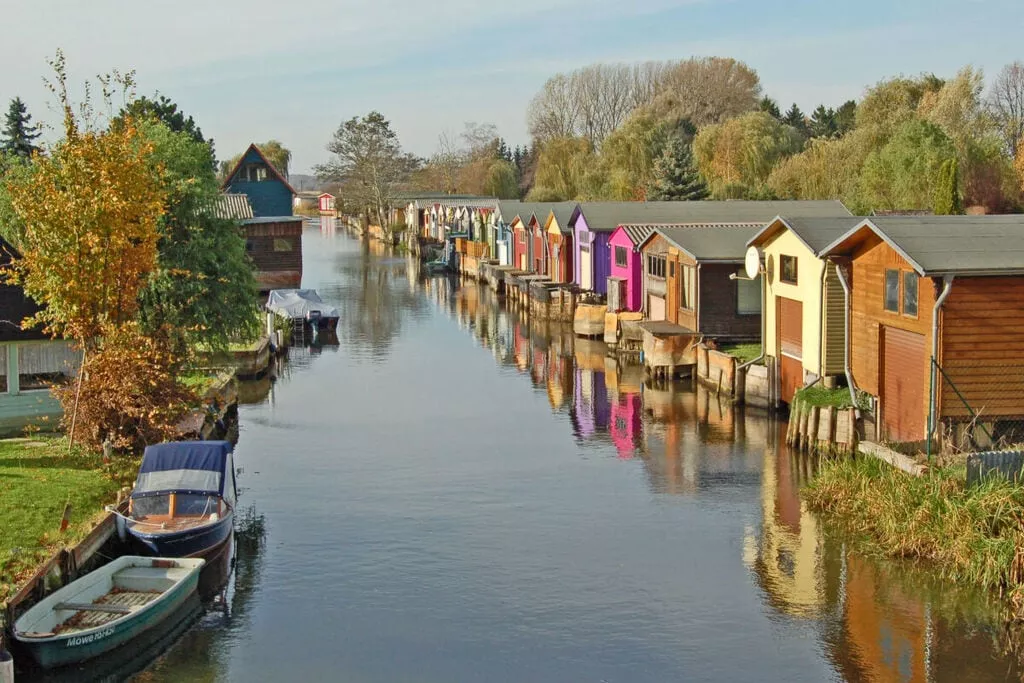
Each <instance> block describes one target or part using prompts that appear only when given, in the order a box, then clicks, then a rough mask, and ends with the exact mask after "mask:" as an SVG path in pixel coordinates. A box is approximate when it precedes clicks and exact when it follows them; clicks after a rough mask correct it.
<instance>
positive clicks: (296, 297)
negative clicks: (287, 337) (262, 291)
mask: <svg viewBox="0 0 1024 683" xmlns="http://www.w3.org/2000/svg"><path fill="white" fill-rule="evenodd" d="M267 310H268V311H271V312H273V313H276V314H277V315H280V316H283V317H285V318H306V317H308V316H309V313H310V312H312V311H319V312H320V317H322V318H337V317H338V309H337V308H335V307H334V306H328V305H327V304H325V303H324V301H323V299H321V298H320V295H319V294H317V293H316V290H315V289H272V290H270V296H269V297H267Z"/></svg>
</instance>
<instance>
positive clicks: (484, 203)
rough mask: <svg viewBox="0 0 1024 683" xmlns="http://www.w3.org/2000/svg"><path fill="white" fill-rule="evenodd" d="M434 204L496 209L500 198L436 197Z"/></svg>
mask: <svg viewBox="0 0 1024 683" xmlns="http://www.w3.org/2000/svg"><path fill="white" fill-rule="evenodd" d="M431 203H432V204H440V205H441V206H444V207H453V208H461V207H464V206H465V207H471V208H475V209H476V208H479V209H495V210H497V208H498V200H497V199H495V198H494V197H475V198H473V199H466V198H458V197H454V198H453V197H446V198H444V199H436V200H434V201H433V202H431Z"/></svg>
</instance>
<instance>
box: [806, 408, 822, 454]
mask: <svg viewBox="0 0 1024 683" xmlns="http://www.w3.org/2000/svg"><path fill="white" fill-rule="evenodd" d="M820 420H821V408H819V407H818V406H812V407H811V419H810V424H809V425H808V429H807V435H806V438H805V440H804V450H806V451H815V450H817V447H818V423H819V421H820Z"/></svg>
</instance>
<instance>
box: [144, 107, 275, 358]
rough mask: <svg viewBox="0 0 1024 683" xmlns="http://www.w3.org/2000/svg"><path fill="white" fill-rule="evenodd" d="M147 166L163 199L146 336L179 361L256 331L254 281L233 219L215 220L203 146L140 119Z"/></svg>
mask: <svg viewBox="0 0 1024 683" xmlns="http://www.w3.org/2000/svg"><path fill="white" fill-rule="evenodd" d="M139 129H140V133H141V136H142V137H143V138H144V139H145V140H147V141H148V143H149V144H150V145H152V149H153V152H152V156H151V163H152V167H153V173H154V175H155V176H156V177H157V178H158V179H159V182H160V185H161V187H162V189H163V192H164V195H165V197H166V200H165V206H164V212H163V216H162V217H161V220H160V234H161V237H160V241H159V244H158V257H157V265H156V268H155V269H154V270H153V272H152V273H151V274H150V275H149V277H148V278H147V279H146V281H145V284H144V286H143V288H142V291H141V292H140V299H139V316H138V317H139V321H140V323H141V326H142V329H143V331H144V333H145V334H146V335H147V336H149V337H153V338H160V339H163V340H165V342H166V346H167V347H168V348H170V349H171V350H173V351H174V353H175V354H176V355H177V356H178V357H180V358H188V357H189V356H190V355H191V353H192V352H193V351H194V349H195V348H196V346H197V345H199V344H203V345H205V346H207V347H210V348H212V349H215V350H222V349H225V348H226V347H227V345H228V344H229V343H230V342H231V341H233V340H239V339H249V338H252V337H255V335H256V332H257V331H258V319H259V317H258V315H257V308H256V281H255V278H254V276H253V269H252V264H251V263H250V261H249V257H248V255H247V253H246V249H245V238H244V237H242V234H241V232H240V230H239V229H238V225H237V223H236V222H235V221H231V220H225V219H222V218H218V217H217V216H216V214H215V213H214V211H213V207H214V205H215V203H216V201H217V197H218V195H219V187H218V184H217V179H216V177H215V175H214V172H213V168H212V167H211V166H210V164H209V146H208V145H207V143H205V142H199V141H197V140H196V138H195V137H194V136H193V135H191V134H190V133H188V132H186V131H184V130H182V131H177V132H175V131H172V130H170V129H169V128H168V127H167V126H166V125H165V124H164V123H162V122H159V121H156V120H152V119H151V120H144V121H142V122H141V123H140V125H139Z"/></svg>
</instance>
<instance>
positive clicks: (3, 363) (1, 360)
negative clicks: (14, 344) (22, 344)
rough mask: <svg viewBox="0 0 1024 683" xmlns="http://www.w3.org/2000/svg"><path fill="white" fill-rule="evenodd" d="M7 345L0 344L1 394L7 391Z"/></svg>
mask: <svg viewBox="0 0 1024 683" xmlns="http://www.w3.org/2000/svg"><path fill="white" fill-rule="evenodd" d="M9 348H10V347H9V346H7V345H4V346H0V394H6V393H7V350H8V349H9Z"/></svg>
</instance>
